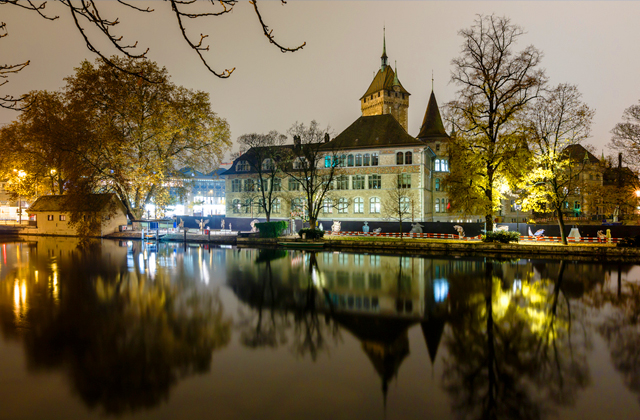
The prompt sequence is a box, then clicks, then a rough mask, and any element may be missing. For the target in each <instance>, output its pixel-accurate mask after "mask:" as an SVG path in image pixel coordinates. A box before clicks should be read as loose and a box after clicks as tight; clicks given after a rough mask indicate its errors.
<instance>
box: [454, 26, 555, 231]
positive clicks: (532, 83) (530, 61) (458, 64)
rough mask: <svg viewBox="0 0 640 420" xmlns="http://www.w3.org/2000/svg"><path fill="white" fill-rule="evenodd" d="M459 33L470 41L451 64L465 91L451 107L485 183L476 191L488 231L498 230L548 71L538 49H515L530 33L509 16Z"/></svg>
mask: <svg viewBox="0 0 640 420" xmlns="http://www.w3.org/2000/svg"><path fill="white" fill-rule="evenodd" d="M459 34H460V36H462V37H463V40H464V41H463V44H462V51H461V55H460V57H458V58H455V59H453V60H452V62H451V64H453V66H454V69H453V72H452V74H451V81H452V82H454V83H455V84H457V85H458V86H460V90H459V91H458V92H457V96H458V98H457V99H456V100H454V101H452V102H450V103H449V104H448V108H449V113H450V115H451V118H452V119H453V122H454V123H455V125H456V128H457V130H458V136H457V138H458V141H457V144H458V145H459V147H462V148H464V149H467V150H468V151H469V152H470V153H469V154H468V156H473V157H474V165H473V166H474V171H473V172H474V174H477V175H478V180H479V182H478V183H477V184H475V185H472V187H473V188H477V189H479V191H481V193H482V197H481V198H482V203H481V205H480V207H481V208H482V209H483V210H484V214H485V220H486V229H487V230H492V229H493V212H494V209H495V208H496V206H498V205H499V200H497V199H496V196H497V195H498V191H497V188H496V187H497V183H498V182H500V181H501V180H502V178H503V177H504V176H505V173H504V171H505V166H506V165H507V164H508V161H509V159H511V158H512V157H513V154H514V153H515V151H516V150H515V149H517V148H518V146H520V144H521V141H520V135H519V131H520V125H519V122H520V121H519V117H520V116H521V114H522V112H523V111H524V109H525V107H526V105H527V104H528V103H529V102H530V101H531V100H533V99H534V98H536V97H537V95H538V91H539V89H540V88H541V86H542V85H543V84H544V82H545V75H544V73H543V71H542V70H538V69H537V66H538V64H539V63H540V59H541V57H542V54H541V53H540V51H538V50H537V49H536V48H534V47H533V46H528V47H526V48H525V49H524V50H522V51H521V52H518V53H516V52H515V51H514V47H515V43H516V42H517V41H518V39H519V38H520V37H521V36H522V35H523V34H524V31H523V29H522V28H521V27H520V26H518V25H514V24H512V23H511V21H510V20H509V19H508V18H506V17H497V16H495V15H491V16H482V15H479V16H478V17H477V19H476V21H475V23H474V25H473V26H472V27H471V28H469V29H463V30H461V31H460V32H459ZM452 164H453V162H452ZM458 165H465V162H458ZM452 169H455V168H452ZM458 169H461V168H458ZM460 185H462V186H467V185H471V184H470V183H461V184H460Z"/></svg>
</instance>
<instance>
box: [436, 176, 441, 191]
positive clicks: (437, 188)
mask: <svg viewBox="0 0 640 420" xmlns="http://www.w3.org/2000/svg"><path fill="white" fill-rule="evenodd" d="M436 191H440V178H436Z"/></svg>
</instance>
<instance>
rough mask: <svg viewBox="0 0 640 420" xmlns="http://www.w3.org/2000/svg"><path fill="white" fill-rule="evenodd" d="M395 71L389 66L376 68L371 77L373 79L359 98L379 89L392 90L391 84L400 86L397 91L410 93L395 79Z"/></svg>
mask: <svg viewBox="0 0 640 420" xmlns="http://www.w3.org/2000/svg"><path fill="white" fill-rule="evenodd" d="M396 80H397V78H396V73H395V72H394V71H393V69H392V68H391V66H385V67H384V69H380V70H378V73H376V75H375V76H374V78H373V81H372V82H371V84H370V85H369V88H368V89H367V91H366V92H365V93H364V95H362V96H361V97H360V100H362V99H364V98H365V97H366V96H369V95H372V94H374V93H376V92H380V91H381V90H393V86H394V85H396V86H400V90H399V92H402V93H405V94H407V95H411V94H410V93H409V92H407V90H406V89H405V88H404V86H402V83H400V80H397V83H395V81H396Z"/></svg>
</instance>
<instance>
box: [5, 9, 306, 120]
mask: <svg viewBox="0 0 640 420" xmlns="http://www.w3.org/2000/svg"><path fill="white" fill-rule="evenodd" d="M281 2H282V4H286V1H285V0H281ZM105 3H106V2H98V1H94V0H80V1H72V0H60V1H58V2H55V3H53V4H54V7H56V6H55V5H61V7H64V8H65V9H66V12H68V13H70V14H71V16H72V18H73V23H74V25H75V27H76V29H77V31H78V33H79V34H80V36H81V37H82V39H83V40H84V41H85V43H86V45H87V48H88V49H89V51H91V52H92V53H95V54H96V55H98V57H100V58H101V59H102V60H103V61H104V62H105V63H107V64H108V65H110V66H112V67H115V68H117V69H118V70H120V71H122V72H124V73H128V74H131V75H135V76H137V77H140V78H141V79H144V80H146V81H148V82H154V80H153V78H151V77H149V75H147V74H145V73H144V71H143V69H131V68H129V67H125V66H122V65H121V64H120V63H119V62H118V61H116V60H114V59H113V58H112V55H113V54H114V53H115V54H119V55H120V57H127V58H136V59H139V58H146V56H147V53H148V52H149V48H145V47H144V46H139V45H138V41H130V40H127V39H125V38H124V37H123V36H122V35H120V34H118V33H117V28H118V24H120V23H121V18H120V17H119V16H108V15H109V13H108V12H107V11H105V9H107V10H108V8H109V7H110V6H105ZM166 3H169V5H170V7H171V13H172V14H173V15H174V17H175V19H176V23H177V26H178V28H179V30H180V37H181V38H183V41H184V42H185V43H186V44H187V47H188V48H190V49H192V50H193V51H194V53H195V54H196V55H197V56H198V57H199V58H200V60H201V61H202V65H204V67H206V69H207V70H208V71H209V72H210V73H212V74H214V75H215V76H217V77H220V78H227V77H229V76H231V73H233V71H234V70H235V67H233V68H231V69H229V68H226V69H224V70H222V71H217V70H214V69H213V67H212V65H211V63H210V61H209V60H208V59H207V58H206V57H205V55H204V53H205V52H208V51H209V44H206V43H205V41H206V38H208V35H206V34H202V33H200V35H199V36H193V35H190V34H189V33H190V32H192V31H190V30H189V27H188V25H187V23H188V22H189V21H191V22H193V21H196V20H204V19H212V18H218V17H221V16H223V15H226V14H229V13H231V12H232V11H233V9H234V7H235V6H236V4H237V3H238V1H237V0H218V1H210V2H197V1H193V0H188V1H184V0H168V1H166ZM249 3H250V4H251V5H252V6H253V9H254V12H255V14H256V16H257V18H258V21H259V22H260V27H261V29H262V32H263V34H264V36H265V37H266V38H267V39H268V40H269V43H271V44H273V45H275V46H276V48H278V49H279V50H280V51H281V52H283V53H285V52H294V51H298V50H300V49H302V48H303V47H304V46H305V45H306V43H302V44H300V45H298V46H296V47H292V48H289V47H285V46H283V45H281V44H280V43H279V42H278V41H276V39H275V37H274V35H273V29H270V28H269V26H268V25H267V24H266V23H265V21H264V19H263V18H262V14H261V12H260V9H259V7H258V2H257V0H252V1H249ZM156 4H157V3H156ZM0 5H10V6H16V7H20V8H23V9H26V10H31V11H33V12H34V13H37V14H38V15H39V16H40V17H41V18H43V19H47V20H56V19H58V17H59V16H58V15H56V14H55V13H52V14H49V13H48V12H49V10H48V9H46V7H47V5H48V4H47V2H46V1H40V2H38V1H32V0H26V1H20V0H0ZM118 6H120V7H121V9H119V10H120V12H118V13H117V14H118V15H120V16H124V14H123V13H124V12H125V11H128V12H134V13H135V12H138V13H153V12H154V11H155V9H151V8H149V7H139V6H138V5H137V4H136V2H133V1H125V0H118ZM163 6H164V5H163ZM3 32H4V33H3ZM3 36H6V26H5V24H4V22H3V23H0V37H3ZM28 64H29V61H26V62H24V63H21V64H15V65H1V64H0V78H4V77H5V75H6V73H11V72H13V73H15V72H17V71H20V70H21V69H23V68H24V67H26V66H27V65H28ZM2 84H3V83H0V86H1V85H2ZM24 99H25V96H22V97H20V98H13V97H12V96H4V97H0V106H2V107H4V108H13V109H19V108H20V105H19V104H21V100H24Z"/></svg>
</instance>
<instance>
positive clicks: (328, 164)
mask: <svg viewBox="0 0 640 420" xmlns="http://www.w3.org/2000/svg"><path fill="white" fill-rule="evenodd" d="M324 167H325V168H330V167H331V156H325V157H324Z"/></svg>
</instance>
